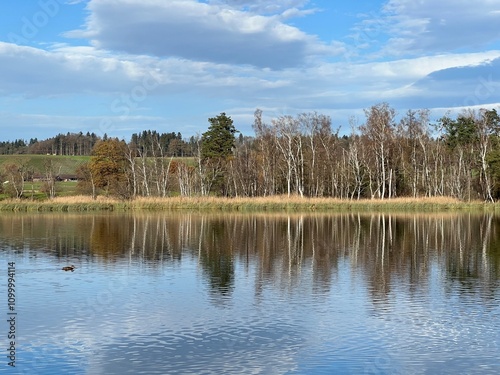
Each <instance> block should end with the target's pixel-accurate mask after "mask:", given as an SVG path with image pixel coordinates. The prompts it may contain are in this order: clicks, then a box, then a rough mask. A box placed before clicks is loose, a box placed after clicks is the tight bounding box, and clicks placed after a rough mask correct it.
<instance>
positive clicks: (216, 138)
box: [201, 112, 237, 159]
mask: <svg viewBox="0 0 500 375" xmlns="http://www.w3.org/2000/svg"><path fill="white" fill-rule="evenodd" d="M208 122H209V123H210V126H209V128H208V130H207V131H206V132H205V133H203V134H202V136H201V156H202V158H203V159H207V158H223V159H228V158H229V157H231V156H232V155H233V149H234V147H235V139H236V138H235V133H237V130H236V128H235V127H234V125H233V120H232V119H231V117H228V116H226V114H225V113H224V112H222V113H221V114H220V115H219V116H217V117H212V118H209V119H208Z"/></svg>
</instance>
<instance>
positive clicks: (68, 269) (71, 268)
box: [62, 265, 75, 272]
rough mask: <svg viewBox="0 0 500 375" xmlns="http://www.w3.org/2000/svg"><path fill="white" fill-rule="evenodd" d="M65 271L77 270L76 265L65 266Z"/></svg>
mask: <svg viewBox="0 0 500 375" xmlns="http://www.w3.org/2000/svg"><path fill="white" fill-rule="evenodd" d="M62 270H63V271H71V272H73V271H74V270H75V266H74V265H71V266H65V267H63V268H62Z"/></svg>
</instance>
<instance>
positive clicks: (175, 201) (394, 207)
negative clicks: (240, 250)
mask: <svg viewBox="0 0 500 375" xmlns="http://www.w3.org/2000/svg"><path fill="white" fill-rule="evenodd" d="M497 209H500V204H497V203H495V204H492V203H484V202H480V201H475V202H461V201H459V200H457V199H453V198H447V197H440V198H416V199H413V198H396V199H385V200H341V199H334V198H301V197H297V196H292V197H287V196H273V197H256V198H216V197H189V198H188V197H172V198H152V197H148V198H144V197H141V198H136V199H133V200H125V201H124V200H117V199H113V198H105V197H98V199H96V200H93V199H91V197H88V196H68V197H57V198H54V199H52V200H44V201H29V200H14V199H10V200H3V201H1V202H0V211H30V212H32V211H98V210H99V211H100V210H113V211H124V210H156V211H158V210H198V211H204V210H210V211H239V212H258V211H264V212H277V211H285V212H293V211H295V212H299V211H304V212H327V211H333V212H349V211H355V212H360V211H361V212H371V211H375V212H382V211H390V212H392V211H398V212H406V211H414V212H419V211H449V210H467V211H469V210H475V211H477V210H488V211H491V210H497Z"/></svg>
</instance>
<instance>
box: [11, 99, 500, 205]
mask: <svg viewBox="0 0 500 375" xmlns="http://www.w3.org/2000/svg"><path fill="white" fill-rule="evenodd" d="M209 124H210V125H209V128H208V130H207V131H206V132H205V133H203V134H202V135H201V137H196V138H195V137H192V138H191V139H190V140H189V142H185V141H183V140H182V137H181V135H180V133H177V134H175V133H167V134H159V133H157V132H149V131H146V132H143V133H141V134H134V135H133V136H132V139H131V141H130V142H128V143H126V142H125V141H120V140H118V139H102V140H98V142H97V143H96V144H95V145H94V147H93V149H92V153H91V155H92V157H91V159H90V162H89V163H88V164H86V165H84V166H82V168H81V170H80V171H79V174H80V188H81V189H82V192H86V193H89V194H92V195H93V196H94V197H95V196H96V195H97V194H108V195H117V196H120V197H122V198H133V197H137V196H162V197H166V196H170V195H179V194H180V195H182V196H196V195H202V196H207V195H217V196H226V197H238V196H245V197H259V196H275V195H288V196H290V195H297V196H301V197H335V198H341V199H361V198H378V199H390V198H394V197H405V196H406V197H414V198H417V197H436V196H450V197H455V198H458V199H461V200H476V199H480V200H485V201H494V200H497V199H498V198H500V117H499V116H498V113H497V111H496V110H485V109H482V110H479V111H473V110H466V111H464V112H462V113H461V114H459V115H457V116H455V117H451V116H444V117H442V118H441V119H439V121H437V123H434V124H432V123H431V122H430V113H429V110H425V109H422V110H409V111H407V112H406V113H405V114H404V115H403V116H402V117H401V118H400V119H399V120H397V119H396V111H395V110H394V109H393V108H392V107H390V105H389V104H387V103H380V104H377V105H374V106H372V107H370V108H368V109H366V110H365V119H364V122H363V123H362V124H358V123H357V122H356V120H355V119H351V121H350V126H351V132H350V134H348V135H343V136H340V135H339V131H338V130H332V123H331V119H330V118H329V117H328V116H325V115H322V114H318V113H315V112H311V113H302V114H299V115H297V116H288V115H287V116H280V117H277V118H274V119H272V120H271V121H270V122H269V123H266V122H265V121H264V120H263V116H262V111H260V110H256V111H255V117H254V124H253V129H254V132H255V134H254V136H253V137H243V136H242V135H241V134H239V136H238V137H237V136H236V135H237V134H238V131H237V130H236V128H235V126H234V124H233V121H232V119H231V118H230V117H229V116H226V114H225V113H221V114H220V115H219V116H216V117H214V118H210V119H209ZM191 155H192V156H193V157H190V158H174V157H178V156H191ZM10 176H11V177H10V178H8V179H9V180H10V181H13V180H14V174H13V173H10ZM6 177H8V176H6ZM19 180H22V179H21V178H19Z"/></svg>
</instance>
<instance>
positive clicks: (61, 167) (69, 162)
mask: <svg viewBox="0 0 500 375" xmlns="http://www.w3.org/2000/svg"><path fill="white" fill-rule="evenodd" d="M89 160H90V156H63V155H35V154H32V155H30V154H28V155H23V154H22V155H0V170H2V169H3V166H4V165H5V164H7V163H20V164H23V165H26V166H27V167H29V168H33V172H34V173H35V174H43V173H44V172H45V163H46V162H47V161H51V162H52V163H53V164H52V165H53V166H54V168H55V170H56V171H57V174H58V175H59V174H69V175H74V174H76V171H77V169H78V167H79V166H80V165H82V164H83V163H86V162H88V161H89Z"/></svg>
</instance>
